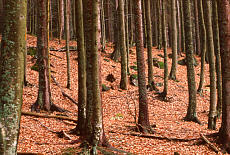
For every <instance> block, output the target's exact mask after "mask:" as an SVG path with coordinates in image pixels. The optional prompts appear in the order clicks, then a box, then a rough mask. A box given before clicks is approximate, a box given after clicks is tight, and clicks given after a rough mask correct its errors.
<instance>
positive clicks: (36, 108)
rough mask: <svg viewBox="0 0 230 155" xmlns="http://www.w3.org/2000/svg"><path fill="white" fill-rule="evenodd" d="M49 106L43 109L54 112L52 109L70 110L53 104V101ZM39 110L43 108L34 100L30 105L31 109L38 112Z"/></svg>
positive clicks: (58, 110)
mask: <svg viewBox="0 0 230 155" xmlns="http://www.w3.org/2000/svg"><path fill="white" fill-rule="evenodd" d="M50 104H51V106H50V109H49V110H47V109H45V110H46V111H50V112H54V111H57V112H70V111H68V110H65V109H63V108H61V107H58V106H57V105H55V104H54V103H53V102H51V103H50ZM40 110H44V109H41V107H40V106H39V104H38V102H37V101H36V102H35V103H34V104H33V105H32V106H31V111H32V112H33V111H36V112H40Z"/></svg>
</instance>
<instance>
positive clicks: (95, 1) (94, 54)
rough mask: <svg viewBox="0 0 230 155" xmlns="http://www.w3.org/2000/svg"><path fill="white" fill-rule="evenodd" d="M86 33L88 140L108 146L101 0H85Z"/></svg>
mask: <svg viewBox="0 0 230 155" xmlns="http://www.w3.org/2000/svg"><path fill="white" fill-rule="evenodd" d="M83 13H84V35H85V47H86V60H87V67H86V71H87V80H86V85H87V105H86V124H85V137H86V141H87V142H88V143H89V144H90V145H91V146H93V150H94V151H95V148H96V146H97V145H103V146H107V145H108V143H107V140H106V137H105V133H104V128H103V114H102V101H101V86H100V85H101V82H100V62H99V60H100V57H99V56H100V55H99V52H98V49H99V43H100V39H98V38H97V37H100V35H99V31H100V29H99V27H100V26H99V25H100V23H99V22H100V18H99V0H84V1H83Z"/></svg>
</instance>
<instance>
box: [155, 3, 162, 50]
mask: <svg viewBox="0 0 230 155" xmlns="http://www.w3.org/2000/svg"><path fill="white" fill-rule="evenodd" d="M156 9H157V10H158V11H157V16H158V18H157V19H158V39H157V40H158V45H157V48H158V49H161V48H162V19H161V18H162V10H161V9H162V8H161V0H157V7H156Z"/></svg>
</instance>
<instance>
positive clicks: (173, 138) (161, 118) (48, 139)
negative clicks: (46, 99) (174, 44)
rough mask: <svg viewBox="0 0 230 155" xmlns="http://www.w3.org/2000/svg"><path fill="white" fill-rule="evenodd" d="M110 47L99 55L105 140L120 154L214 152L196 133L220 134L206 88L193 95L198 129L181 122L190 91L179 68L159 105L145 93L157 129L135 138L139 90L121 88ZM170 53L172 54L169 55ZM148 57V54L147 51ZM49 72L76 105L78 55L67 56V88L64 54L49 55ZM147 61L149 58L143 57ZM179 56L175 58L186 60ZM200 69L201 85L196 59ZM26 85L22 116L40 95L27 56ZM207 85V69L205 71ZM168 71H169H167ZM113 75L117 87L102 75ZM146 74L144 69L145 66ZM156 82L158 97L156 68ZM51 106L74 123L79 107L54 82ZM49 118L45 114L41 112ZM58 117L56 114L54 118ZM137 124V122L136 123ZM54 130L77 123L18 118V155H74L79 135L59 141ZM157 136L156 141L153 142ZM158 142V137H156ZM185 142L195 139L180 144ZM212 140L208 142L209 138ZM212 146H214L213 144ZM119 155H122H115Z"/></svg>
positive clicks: (55, 42)
mask: <svg viewBox="0 0 230 155" xmlns="http://www.w3.org/2000/svg"><path fill="white" fill-rule="evenodd" d="M27 45H28V46H36V38H35V37H32V36H28V44H27ZM50 46H51V47H53V48H55V49H60V48H62V47H64V46H65V41H62V42H61V44H59V43H58V40H52V41H50ZM71 46H76V43H75V42H71ZM112 48H113V47H112V45H111V44H107V46H106V53H102V57H101V62H102V67H101V68H102V74H101V75H102V83H103V84H105V85H106V86H108V87H111V88H112V89H110V90H109V91H106V92H103V93H102V101H103V114H104V126H105V132H106V137H107V139H108V141H109V143H110V144H111V145H112V146H113V147H115V148H118V149H120V150H124V151H127V152H131V153H134V154H173V153H174V152H178V153H180V154H215V152H213V150H212V149H211V148H210V147H209V146H208V145H207V144H205V143H199V142H200V134H201V133H202V134H204V135H207V134H210V133H215V132H218V129H219V127H220V122H221V120H219V119H218V121H217V130H215V131H211V130H208V129H207V122H208V111H209V93H210V91H209V87H204V91H203V95H202V96H200V95H197V115H198V118H199V120H200V121H201V122H202V125H199V124H196V123H193V122H184V121H183V117H184V116H185V115H186V111H187V106H188V88H187V85H188V84H187V71H186V66H181V65H178V69H177V80H178V81H177V82H175V81H172V80H169V85H168V89H169V91H168V100H169V102H164V101H161V100H160V99H159V98H158V97H157V96H158V95H157V94H156V92H154V91H148V104H149V119H150V123H151V125H153V126H155V127H154V131H155V134H153V136H155V137H152V138H143V137H139V136H133V135H132V134H133V133H135V134H139V133H138V132H136V131H135V117H137V116H138V87H135V86H132V85H130V84H129V86H128V90H121V89H120V88H119V81H120V64H119V63H118V62H114V61H112V60H111V59H110V58H109V56H110V54H111V53H112V51H113V49H112ZM168 52H169V53H171V51H170V49H169V50H168ZM145 53H147V52H145ZM152 53H153V57H154V58H158V60H159V61H163V58H161V57H160V56H159V54H163V52H162V51H159V50H157V49H155V48H153V51H152ZM51 54H52V55H51V71H52V75H53V76H54V77H55V78H56V80H57V81H58V83H59V84H60V85H61V87H62V88H63V89H64V91H65V93H67V94H68V95H69V96H71V97H72V98H73V99H74V100H76V101H77V99H78V94H77V92H78V83H77V82H78V80H77V79H78V69H77V68H78V67H77V61H76V60H77V53H76V51H72V52H71V54H70V57H71V89H70V90H69V89H67V88H66V83H67V82H66V81H67V80H66V79H67V74H66V69H67V67H66V55H65V52H55V51H51ZM145 58H146V62H147V55H146V54H145ZM184 58H185V57H180V58H179V59H184ZM197 59H198V61H199V66H198V67H196V68H195V71H196V82H197V86H198V84H199V73H200V59H199V58H198V57H197ZM27 61H28V66H27V80H28V82H29V85H28V86H27V87H25V88H24V94H23V106H22V110H23V111H30V107H31V105H32V104H33V103H34V102H35V101H36V98H37V91H38V72H36V71H33V70H31V67H32V66H33V65H34V63H35V62H36V61H35V59H33V57H31V56H28V57H27ZM130 65H131V66H135V65H136V51H135V48H131V49H130ZM170 68H171V59H169V69H170ZM205 70H206V72H205V84H204V86H207V85H208V84H209V74H208V65H207V64H206V66H205ZM169 71H170V70H169ZM130 72H131V74H136V71H135V70H134V69H130ZM108 74H113V75H114V77H115V78H116V80H115V82H112V83H111V82H108V81H106V76H107V75H108ZM146 75H147V65H146ZM154 80H155V83H157V84H158V89H159V90H160V92H161V91H162V90H163V86H161V85H162V84H163V69H159V68H157V67H154ZM51 91H52V100H53V102H54V103H55V104H56V105H58V106H60V107H62V108H64V109H67V110H69V111H70V112H71V113H69V112H67V113H64V115H66V116H68V117H72V118H75V119H77V106H76V105H75V104H73V103H72V102H71V101H70V100H69V99H67V98H65V97H63V96H62V94H61V90H60V88H58V87H57V86H56V85H55V83H54V82H53V81H52V83H51ZM42 113H45V114H47V113H46V112H42ZM55 114H58V113H55ZM136 121H137V120H136ZM46 127H47V128H49V129H50V130H53V131H65V132H66V133H68V131H69V130H71V129H73V128H74V127H75V124H74V123H72V122H68V121H63V120H58V119H53V118H35V117H31V116H22V118H21V130H20V137H19V145H18V151H19V152H34V153H36V152H38V153H43V154H62V153H64V152H72V154H77V153H78V152H80V151H81V150H80V149H79V145H80V142H78V141H77V142H76V143H74V144H71V142H72V141H73V140H78V139H79V137H78V136H74V135H70V137H71V140H68V139H66V138H59V137H58V136H57V134H55V133H52V132H51V131H49V130H48V129H47V128H46ZM157 137H158V138H157ZM159 137H161V138H159ZM183 139H197V140H191V141H188V142H184V140H183ZM209 139H210V138H209ZM214 144H215V143H214ZM119 154H121V153H119Z"/></svg>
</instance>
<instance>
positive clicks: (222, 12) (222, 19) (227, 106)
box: [218, 0, 230, 153]
mask: <svg viewBox="0 0 230 155" xmlns="http://www.w3.org/2000/svg"><path fill="white" fill-rule="evenodd" d="M229 12H230V2H229V0H218V15H219V27H220V51H221V52H220V53H221V65H222V84H223V100H222V101H223V107H222V124H221V129H220V131H219V132H220V142H221V143H222V144H223V146H224V148H225V149H226V150H227V152H228V153H230V93H229V92H230V87H229V84H230V78H229V77H230V14H229Z"/></svg>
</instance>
